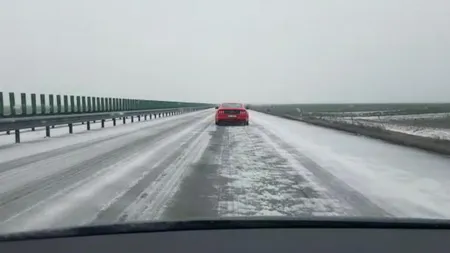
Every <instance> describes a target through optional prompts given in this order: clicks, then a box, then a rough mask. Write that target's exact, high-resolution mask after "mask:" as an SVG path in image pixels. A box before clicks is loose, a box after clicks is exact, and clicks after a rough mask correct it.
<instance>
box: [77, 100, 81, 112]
mask: <svg viewBox="0 0 450 253" xmlns="http://www.w3.org/2000/svg"><path fill="white" fill-rule="evenodd" d="M77 112H81V97H80V96H77Z"/></svg>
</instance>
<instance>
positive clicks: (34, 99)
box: [31, 93, 37, 115]
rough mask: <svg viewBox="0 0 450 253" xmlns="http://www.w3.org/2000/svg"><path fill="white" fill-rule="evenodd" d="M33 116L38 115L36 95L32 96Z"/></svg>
mask: <svg viewBox="0 0 450 253" xmlns="http://www.w3.org/2000/svg"><path fill="white" fill-rule="evenodd" d="M31 114H32V115H36V114H37V105H36V94H34V93H32V94H31Z"/></svg>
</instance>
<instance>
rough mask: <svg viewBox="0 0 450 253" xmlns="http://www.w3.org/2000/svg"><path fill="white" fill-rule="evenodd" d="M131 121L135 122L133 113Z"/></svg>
mask: <svg viewBox="0 0 450 253" xmlns="http://www.w3.org/2000/svg"><path fill="white" fill-rule="evenodd" d="M131 122H132V123H133V122H134V116H133V115H131Z"/></svg>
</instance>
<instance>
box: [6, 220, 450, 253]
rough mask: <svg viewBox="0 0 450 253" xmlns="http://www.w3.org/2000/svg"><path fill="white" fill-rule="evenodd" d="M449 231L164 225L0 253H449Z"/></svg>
mask: <svg viewBox="0 0 450 253" xmlns="http://www.w3.org/2000/svg"><path fill="white" fill-rule="evenodd" d="M327 224H328V225H327ZM146 227H147V229H146ZM449 229H450V225H449V224H448V223H439V222H437V221H432V222H431V221H430V222H423V221H421V222H415V223H414V222H409V221H408V222H406V221H401V222H397V221H389V222H386V221H385V222H381V223H380V222H368V223H367V222H366V223H364V222H360V221H326V220H319V221H312V220H307V221H299V220H293V221H288V220H280V221H275V220H271V221H267V220H261V221H257V220H250V221H249V220H232V221H223V220H219V221H192V222H182V223H181V225H180V223H171V222H165V223H156V224H155V223H152V224H150V225H147V224H133V225H130V224H128V225H115V226H100V227H85V228H76V229H67V230H61V231H50V232H38V233H34V234H33V233H28V234H15V235H7V236H3V237H2V238H1V239H0V252H2V253H3V252H5V253H6V252H12V253H16V252H17V253H18V252H46V253H53V252H65V253H69V252H95V253H100V252H108V253H116V252H117V253H122V252H126V253H131V252H161V253H162V252H196V253H201V252H217V253H218V252H346V253H350V252H358V253H361V252H377V253H381V252H383V253H386V252H408V253H411V252H428V253H430V252H450V240H449V239H450V230H449Z"/></svg>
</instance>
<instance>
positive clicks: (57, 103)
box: [56, 95, 62, 114]
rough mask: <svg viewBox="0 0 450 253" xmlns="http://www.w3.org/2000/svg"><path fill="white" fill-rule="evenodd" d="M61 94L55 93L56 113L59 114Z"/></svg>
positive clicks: (60, 110)
mask: <svg viewBox="0 0 450 253" xmlns="http://www.w3.org/2000/svg"><path fill="white" fill-rule="evenodd" d="M61 112H62V108H61V95H56V113H58V114H61Z"/></svg>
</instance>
